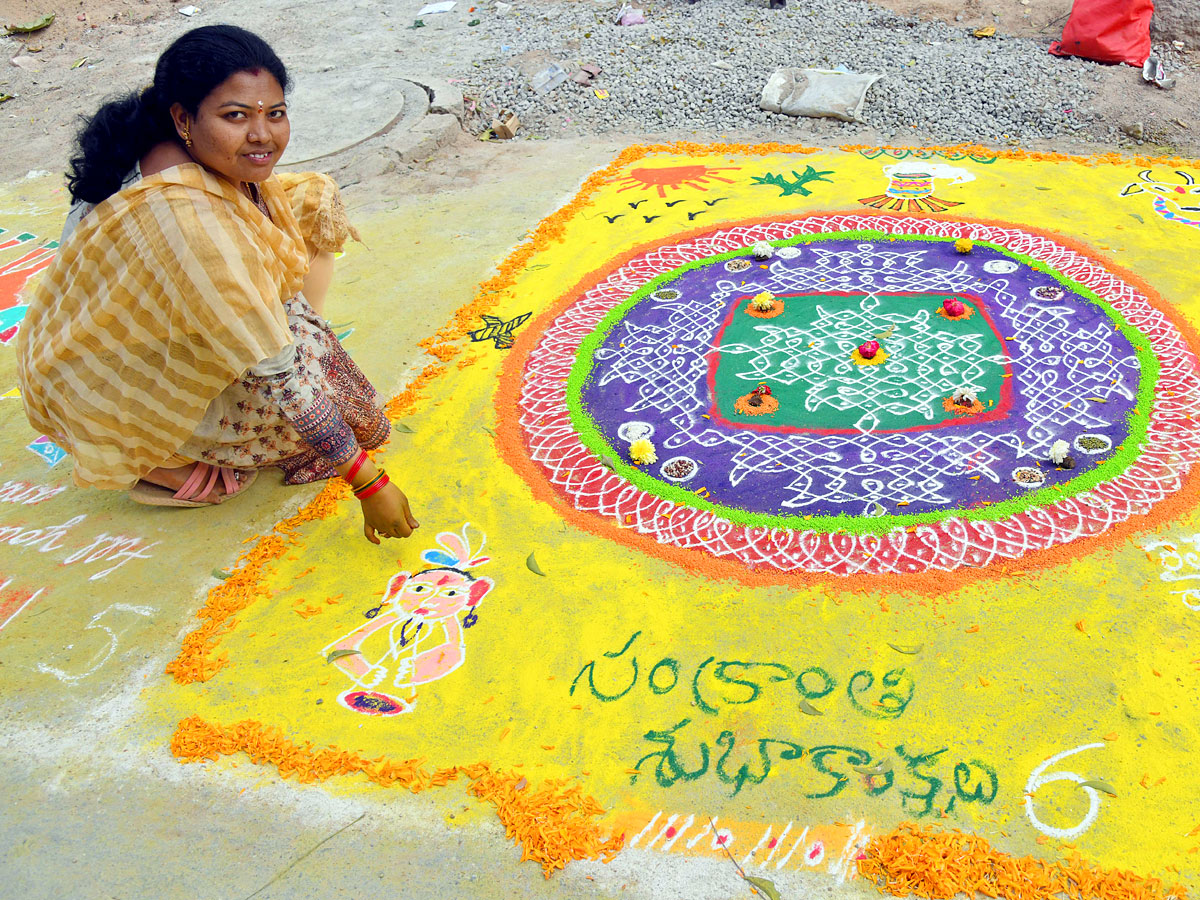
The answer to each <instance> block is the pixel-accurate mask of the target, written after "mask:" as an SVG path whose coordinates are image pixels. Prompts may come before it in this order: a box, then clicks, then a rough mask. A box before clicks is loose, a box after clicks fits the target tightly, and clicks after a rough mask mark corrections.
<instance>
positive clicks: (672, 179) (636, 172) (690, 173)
mask: <svg viewBox="0 0 1200 900" xmlns="http://www.w3.org/2000/svg"><path fill="white" fill-rule="evenodd" d="M738 168H740V167H739V166H722V167H717V168H714V167H712V166H699V165H697V166H661V167H655V168H652V169H651V168H638V169H633V170H632V171H630V173H629V174H628V175H625V176H623V177H621V178H619V179H617V184H620V185H623V186H622V187H621V188H620V189H619V190H618V191H617V193H618V194H620V193H623V192H624V191H628V190H631V189H633V188H636V187H641V189H642V190H643V191H648V190H650V189H652V188H653V189H654V190H657V191H658V196H660V197H666V196H667V188H670V189H671V190H673V191H677V190H679V189H680V188H681V187H684V186H686V187H690V188H695V189H696V190H698V191H707V190H708V188H706V187H704V185H706V184H708V183H709V182H710V181H723V182H725V183H726V184H733V179H731V178H725V177H723V176H721V175H718V174H716V173H717V172H729V171H737V169H738Z"/></svg>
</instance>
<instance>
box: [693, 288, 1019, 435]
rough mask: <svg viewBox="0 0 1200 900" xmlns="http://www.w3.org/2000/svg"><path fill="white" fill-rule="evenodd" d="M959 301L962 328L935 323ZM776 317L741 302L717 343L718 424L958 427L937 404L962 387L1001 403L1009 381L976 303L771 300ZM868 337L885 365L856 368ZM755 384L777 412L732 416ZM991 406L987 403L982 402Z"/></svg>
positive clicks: (890, 297) (813, 297) (904, 297)
mask: <svg viewBox="0 0 1200 900" xmlns="http://www.w3.org/2000/svg"><path fill="white" fill-rule="evenodd" d="M949 298H954V299H957V300H961V301H962V302H963V303H964V304H966V305H967V306H968V307H969V308H971V309H972V310H973V314H972V315H971V316H970V318H968V319H965V320H964V319H960V320H957V321H953V322H951V321H948V320H947V319H945V318H943V317H942V316H940V315H938V313H937V311H938V310H939V309H941V308H942V303H943V301H944V300H946V299H949ZM776 299H777V300H779V301H782V303H783V313H782V314H780V315H778V316H775V317H774V318H771V319H761V318H756V317H754V316H752V315H750V314H749V313H748V312H747V311H746V310H747V306H748V305H749V298H742V299H741V300H740V301H739V303H738V304H737V306H736V308H735V309H734V311H733V313H732V315H731V317H730V319H729V321H728V323H727V324H726V327H725V329H724V331H723V333H722V334H721V336H720V338H719V344H718V347H717V349H716V351H715V352H716V357H715V361H716V367H715V372H714V375H713V387H714V393H715V405H716V411H717V413H718V414H719V415H720V416H721V417H722V418H723V419H725V420H726V421H728V422H733V423H750V424H754V425H765V426H768V427H787V428H795V429H801V430H813V431H821V430H834V431H859V430H863V431H903V430H907V429H912V428H921V427H926V428H927V427H931V426H934V425H938V424H940V423H942V422H945V421H948V420H951V419H956V418H957V419H958V420H959V421H962V417H961V416H956V414H955V412H954V411H952V410H947V409H946V407H945V405H944V403H943V401H944V400H945V399H946V398H948V397H950V396H951V395H952V394H953V393H954V391H955V390H958V389H960V388H969V389H971V390H973V391H975V392H976V393H977V395H978V396H980V397H986V398H998V397H1000V396H1002V393H1003V387H1004V379H1005V378H1006V377H1007V376H1008V373H1009V357H1008V354H1007V352H1006V351H1005V348H1004V344H1003V341H1002V340H1001V338H1000V335H998V334H997V333H996V332H995V330H994V328H993V327H992V326H991V323H990V322H989V321H988V319H987V318H986V317H985V316H984V315H982V314H981V312H980V302H979V300H978V299H977V298H972V297H966V296H963V295H959V294H948V293H909V294H866V293H860V294H841V295H833V294H791V295H787V294H780V295H776ZM872 338H876V339H878V340H879V343H880V344H881V346H882V348H883V350H882V353H886V355H887V358H886V360H885V361H884V362H882V363H879V364H876V365H861V364H859V363H856V362H855V361H854V359H853V358H852V354H853V352H854V350H855V348H856V347H858V346H859V345H860V344H862V343H864V342H866V341H869V340H871V339H872ZM760 382H762V383H766V384H768V385H770V388H771V391H772V394H773V396H774V397H775V399H776V400H778V401H779V409H778V410H777V411H776V412H775V413H773V414H772V415H769V416H768V415H762V416H751V415H743V414H742V413H739V412H738V411H737V410H736V409H735V408H734V404H735V402H736V401H737V399H738V398H739V397H743V396H745V395H746V394H747V393H749V392H750V391H751V390H753V389H754V388H755V386H756V385H758V384H759V383H760ZM992 402H994V401H992Z"/></svg>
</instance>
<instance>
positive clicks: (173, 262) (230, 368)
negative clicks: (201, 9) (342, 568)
mask: <svg viewBox="0 0 1200 900" xmlns="http://www.w3.org/2000/svg"><path fill="white" fill-rule="evenodd" d="M287 85H288V77H287V71H286V70H285V69H284V66H283V64H282V63H281V62H280V61H279V58H278V57H277V56H276V55H275V53H274V52H273V51H272V50H271V48H270V47H268V46H267V44H266V43H265V42H263V41H262V39H260V38H258V37H257V36H255V35H253V34H251V33H250V32H248V31H245V30H243V29H241V28H236V27H233V26H229V25H217V26H209V27H205V28H198V29H195V30H194V31H190V32H188V33H187V34H185V35H183V36H182V37H181V38H179V39H178V40H177V41H176V42H175V43H174V44H172V45H171V47H170V48H168V50H167V51H166V52H165V53H164V54H163V55H162V57H161V58H160V59H159V61H158V65H157V67H156V69H155V74H154V82H153V83H152V84H151V85H150V86H149V87H148V88H146V89H145V90H143V91H141V92H140V93H136V94H132V95H130V96H128V97H126V98H124V99H121V100H117V101H115V102H111V103H107V104H105V105H104V106H103V107H101V108H100V110H99V111H98V112H97V113H96V115H95V116H93V117H92V118H91V119H90V120H89V121H88V123H87V124H86V125H85V127H84V129H83V130H82V131H81V132H80V135H79V139H78V141H79V153H78V155H77V156H76V157H75V158H74V159H72V161H71V166H72V171H71V173H70V174H69V176H68V185H69V187H70V190H71V196H72V199H73V200H74V201H75V205H74V206H73V208H72V213H71V215H70V216H69V217H68V222H67V228H66V230H65V232H64V240H63V244H62V247H61V249H60V251H59V255H58V257H57V258H56V259H55V261H54V264H53V265H52V266H51V267H50V268H49V269H48V270H47V271H46V272H45V274H44V275H43V277H42V279H41V281H40V282H39V284H38V286H37V288H36V290H35V291H34V293H33V296H32V298H31V301H30V305H29V312H28V314H27V316H26V319H25V322H24V325H23V327H22V330H21V338H22V340H21V343H20V347H19V353H18V358H19V370H20V377H21V388H22V396H23V398H24V401H25V409H26V414H27V415H28V417H29V421H30V422H31V423H32V424H33V426H34V427H35V428H37V429H39V430H41V431H42V432H44V433H46V434H48V435H51V436H52V437H53V438H54V440H55V441H57V442H58V443H60V444H61V445H62V446H63V447H65V448H66V449H67V450H68V451H69V452H70V453H71V456H72V458H73V460H74V478H75V482H76V483H77V484H79V485H86V486H93V487H100V488H110V489H130V493H131V495H132V496H133V498H134V499H135V500H137V501H139V502H142V503H149V504H155V505H168V506H206V505H209V504H212V503H220V502H222V501H223V500H225V499H228V498H229V497H231V496H235V495H236V494H239V493H241V492H242V491H244V490H245V489H246V487H247V486H248V485H249V484H250V482H251V481H253V480H254V477H255V475H256V474H257V471H256V470H257V469H258V468H261V467H263V466H279V467H280V468H281V469H283V471H284V475H285V480H286V481H287V483H289V484H303V483H307V482H311V481H316V480H318V479H322V478H329V477H331V476H333V475H334V474H335V473H336V474H338V475H341V476H342V477H343V478H345V479H346V480H347V481H349V482H350V484H351V486H352V487H353V488H354V494H355V496H356V497H357V498H358V499H359V500H360V502H361V503H362V513H363V523H364V526H363V530H364V533H365V535H366V537H367V539H368V540H370V541H372V542H373V543H376V544H377V543H379V537H407V536H408V535H409V534H410V533H411V532H412V529H414V528H416V527H417V523H416V521H415V520H414V519H413V517H412V514H411V512H410V511H409V506H408V500H407V499H406V498H405V496H404V494H403V493H402V492H401V491H400V490H399V488H397V487H396V486H395V485H394V484H392V483H391V482H390V480H389V479H388V477H387V475H386V473H384V472H383V471H382V470H379V469H377V468H376V467H375V464H374V463H373V462H372V461H371V460H370V459H369V458H367V455H366V453H365V452H364V448H365V449H372V448H374V447H378V446H380V445H381V444H382V443H383V442H384V441H385V440H386V439H387V437H388V433H389V426H388V422H387V419H386V417H385V416H384V415H383V413H382V411H381V408H380V407H381V403H380V401H379V397H378V395H377V394H376V392H375V390H374V389H373V388H372V387H371V385H370V383H369V382H367V380H366V379H365V378H364V377H363V375H362V373H361V372H360V371H359V369H358V367H357V366H356V365H355V364H354V363H353V362H352V361H351V360H350V358H349V357H348V356H347V355H346V353H345V351H344V350H343V349H342V347H341V345H340V344H339V343H338V341H337V338H336V337H334V335H333V334H332V333H331V332H330V330H329V326H328V324H327V323H326V322H325V320H324V319H322V318H321V316H320V309H321V307H322V304H323V301H324V294H325V290H326V288H327V287H328V284H329V279H330V276H331V274H332V259H333V253H334V252H336V251H337V250H339V249H340V248H341V245H342V243H343V242H344V241H345V240H346V238H347V237H357V235H356V234H355V233H354V231H353V229H352V228H351V227H350V225H349V223H348V222H347V221H346V217H345V213H344V211H343V209H342V206H341V201H340V198H339V196H338V193H337V188H336V186H335V185H334V184H333V182H332V180H330V179H329V178H327V177H326V176H322V175H314V174H309V175H280V176H275V175H273V174H272V172H273V170H274V168H275V165H276V164H277V163H278V161H279V158H280V156H281V155H282V154H283V152H284V150H285V149H286V147H287V143H288V139H289V137H290V135H291V126H290V124H289V123H288V118H287V104H286V102H285V100H284V91H285V90H286V88H287Z"/></svg>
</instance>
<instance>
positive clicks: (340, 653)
mask: <svg viewBox="0 0 1200 900" xmlns="http://www.w3.org/2000/svg"><path fill="white" fill-rule="evenodd" d="M355 654H358V655H359V656H362V651H361V650H334V651H333V652H332V653H330V654H329V655H328V656H327V657H325V662H326V663H327V664H328V663H331V662H333V661H334V660H336V659H341V658H342V657H343V656H354V655H355Z"/></svg>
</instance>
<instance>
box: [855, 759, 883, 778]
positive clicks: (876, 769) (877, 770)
mask: <svg viewBox="0 0 1200 900" xmlns="http://www.w3.org/2000/svg"><path fill="white" fill-rule="evenodd" d="M850 768H852V769H853V770H854V771H855V772H857V773H858V774H859V775H886V774H887V773H888V772H890V771H892V761H891V760H890V759H881V760H880V761H879V762H877V763H875V765H873V766H851V767H850Z"/></svg>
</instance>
